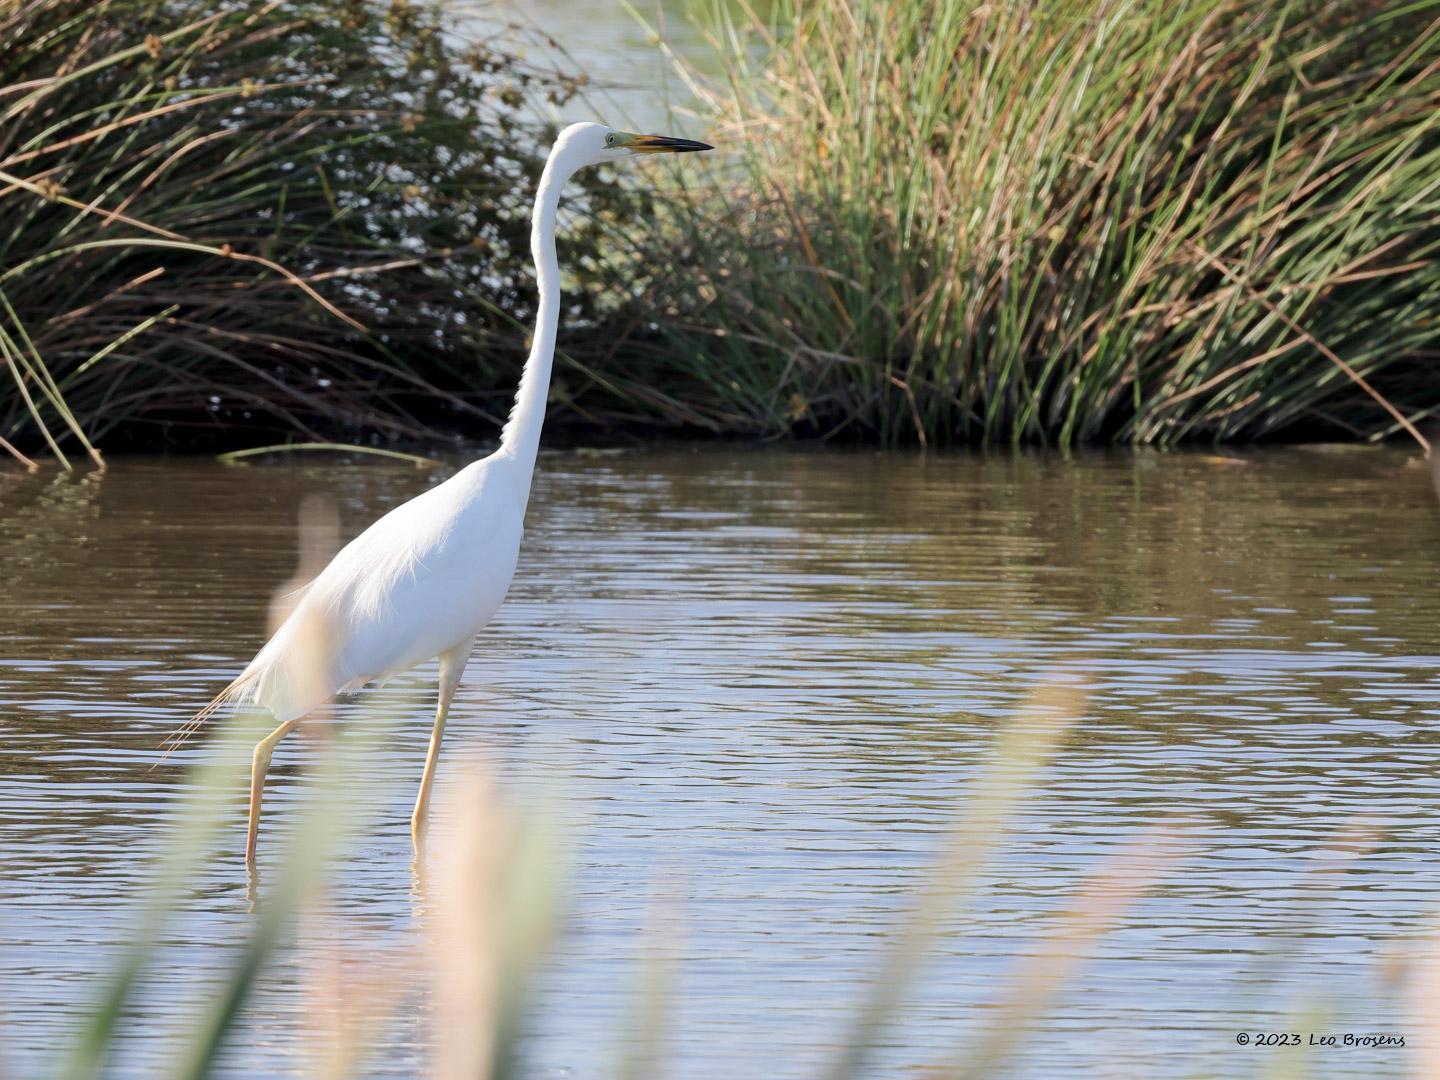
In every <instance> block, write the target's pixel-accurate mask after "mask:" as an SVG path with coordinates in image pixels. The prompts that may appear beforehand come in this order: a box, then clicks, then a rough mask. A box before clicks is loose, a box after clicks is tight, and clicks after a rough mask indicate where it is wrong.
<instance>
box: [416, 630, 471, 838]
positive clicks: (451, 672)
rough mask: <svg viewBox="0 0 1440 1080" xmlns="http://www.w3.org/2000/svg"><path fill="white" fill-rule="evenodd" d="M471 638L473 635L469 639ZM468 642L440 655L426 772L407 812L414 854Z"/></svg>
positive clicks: (423, 829) (428, 808) (423, 822)
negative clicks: (437, 694)
mask: <svg viewBox="0 0 1440 1080" xmlns="http://www.w3.org/2000/svg"><path fill="white" fill-rule="evenodd" d="M473 640H474V639H473V638H472V639H471V641H473ZM471 641H467V642H465V644H463V645H461V646H460V647H459V648H456V649H452V650H451V651H450V652H448V653H444V654H442V655H441V657H440V700H439V702H438V703H437V704H436V706H435V727H434V729H433V730H432V731H431V732H430V749H429V751H428V752H427V753H426V754H425V771H424V773H422V774H421V776H420V794H419V795H418V796H417V797H416V799H415V812H414V813H413V814H411V815H410V839H411V841H412V843H414V845H415V851H416V852H417V853H418V852H419V851H420V838H421V835H422V834H423V833H424V831H425V816H426V814H427V813H429V810H430V785H431V784H433V783H434V782H435V764H436V762H438V761H439V760H440V740H441V739H442V738H443V737H444V735H445V717H446V716H447V715H448V714H449V712H450V702H451V701H453V700H454V699H455V688H456V687H457V686H459V685H460V676H461V675H462V674H463V673H464V671H465V661H467V660H468V659H470V645H471Z"/></svg>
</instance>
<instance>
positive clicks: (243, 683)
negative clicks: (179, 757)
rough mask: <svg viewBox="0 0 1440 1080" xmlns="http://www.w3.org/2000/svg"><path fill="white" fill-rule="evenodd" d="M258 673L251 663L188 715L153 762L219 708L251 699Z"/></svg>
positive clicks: (170, 751)
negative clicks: (188, 717)
mask: <svg viewBox="0 0 1440 1080" xmlns="http://www.w3.org/2000/svg"><path fill="white" fill-rule="evenodd" d="M259 675H260V672H259V670H258V669H257V668H256V667H255V665H253V664H252V665H251V666H250V667H248V668H246V669H245V670H244V671H242V672H241V673H240V675H239V676H238V677H237V678H236V679H235V681H234V682H232V683H231V684H230V685H229V686H227V687H225V689H224V690H221V691H220V693H218V694H216V695H215V697H214V699H213V700H212V701H211V702H210V704H208V705H206V706H205V707H204V708H203V709H201V710H200V711H199V712H197V713H196V714H195V715H194V716H192V717H190V719H189V720H186V721H185V723H183V724H181V725H180V726H179V727H178V728H177V729H176V730H175V731H173V732H171V733H170V735H169V736H168V737H167V738H166V739H165V741H164V742H163V743H162V744H161V747H162V749H163V751H164V752H163V753H162V754H161V755H160V760H159V761H157V762H156V763H155V764H156V765H159V764H161V762H163V761H164V760H165V759H166V758H168V757H169V756H170V755H171V754H173V753H174V752H175V751H176V750H178V749H179V748H180V747H181V746H182V745H184V743H185V742H186V740H188V739H189V738H190V736H192V735H194V734H195V733H196V732H197V731H199V730H200V729H201V728H202V727H204V726H205V722H206V721H207V720H209V719H210V718H211V717H212V716H214V715H215V714H216V713H218V712H219V711H220V710H222V709H224V708H227V707H229V706H232V705H243V704H246V703H247V702H250V701H253V700H254V698H255V689H256V687H255V686H254V683H255V680H256V679H257V678H258V677H259Z"/></svg>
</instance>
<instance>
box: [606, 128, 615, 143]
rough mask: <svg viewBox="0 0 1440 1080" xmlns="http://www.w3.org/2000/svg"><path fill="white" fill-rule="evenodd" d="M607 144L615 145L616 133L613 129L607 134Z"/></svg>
mask: <svg viewBox="0 0 1440 1080" xmlns="http://www.w3.org/2000/svg"><path fill="white" fill-rule="evenodd" d="M605 145H606V146H614V145H615V133H614V132H613V131H612V132H611V133H610V134H609V135H606V136H605Z"/></svg>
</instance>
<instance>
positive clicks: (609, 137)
mask: <svg viewBox="0 0 1440 1080" xmlns="http://www.w3.org/2000/svg"><path fill="white" fill-rule="evenodd" d="M712 149H714V147H712V146H711V145H710V144H709V143H703V142H695V141H693V140H691V139H675V138H672V137H670V136H669V135H636V134H634V133H633V132H629V131H617V130H616V129H615V128H612V127H606V126H605V125H604V124H571V125H570V126H569V127H567V128H566V129H565V130H564V131H562V132H560V136H559V138H557V139H556V140H555V150H556V152H558V153H561V154H563V155H564V156H565V158H566V160H567V161H568V162H569V163H570V164H571V166H572V168H577V169H578V168H581V167H583V166H585V165H603V164H605V163H607V162H612V161H620V160H623V159H625V158H630V157H636V156H639V155H643V154H688V153H693V152H695V151H697V150H712Z"/></svg>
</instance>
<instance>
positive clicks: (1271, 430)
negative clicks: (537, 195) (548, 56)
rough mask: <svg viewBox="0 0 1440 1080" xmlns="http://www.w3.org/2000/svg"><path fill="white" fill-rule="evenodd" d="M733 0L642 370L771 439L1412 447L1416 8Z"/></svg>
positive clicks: (1429, 154) (1429, 267) (1432, 6)
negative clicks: (1384, 442) (693, 177)
mask: <svg viewBox="0 0 1440 1080" xmlns="http://www.w3.org/2000/svg"><path fill="white" fill-rule="evenodd" d="M734 10H735V9H734V7H733V6H722V7H721V8H720V10H718V11H717V14H716V16H715V19H716V22H717V24H718V25H719V26H720V29H719V30H718V31H717V32H716V34H715V38H714V40H715V48H716V50H717V51H718V52H719V54H720V55H721V56H722V58H723V60H724V62H725V63H726V64H727V65H728V77H727V78H726V79H724V80H720V81H719V83H718V84H717V83H716V82H715V81H713V80H712V81H708V82H707V81H706V80H704V79H702V78H700V77H698V76H695V75H694V74H693V73H691V76H690V77H691V84H692V85H693V86H694V87H695V89H696V90H697V92H698V93H699V94H700V95H701V96H702V100H703V101H704V103H705V106H706V108H707V109H708V111H709V113H710V114H711V115H713V116H714V117H715V118H716V119H717V121H718V122H719V123H720V124H721V125H722V127H723V133H722V134H721V136H720V141H724V142H729V141H735V142H738V143H739V144H740V146H741V149H740V150H739V152H738V154H737V155H736V160H735V165H734V168H733V170H732V171H728V172H727V171H722V172H720V173H719V174H718V175H717V177H716V186H715V188H714V189H713V190H707V191H704V192H701V193H700V194H699V195H698V196H697V197H696V198H694V199H693V200H689V201H685V202H682V203H681V204H680V205H679V206H678V207H677V208H676V214H675V218H674V221H675V223H676V224H677V226H678V228H679V231H680V233H681V234H682V235H683V236H684V237H685V240H684V242H683V243H682V244H681V245H680V248H679V250H680V256H679V257H678V259H677V260H676V261H677V263H678V264H679V266H678V268H677V269H675V270H673V271H672V272H670V273H668V274H665V275H660V276H657V278H656V279H655V283H654V284H655V289H654V291H653V293H652V294H651V296H650V299H649V303H650V305H651V307H652V308H654V309H657V310H659V311H663V312H665V313H667V315H668V316H669V317H668V318H665V319H662V320H660V323H661V329H662V330H663V332H664V335H665V342H666V348H667V349H668V350H669V351H668V353H657V354H655V355H654V356H652V358H651V362H652V363H654V364H655V366H656V368H655V369H656V372H657V378H659V379H660V380H661V381H662V382H668V383H669V384H670V385H689V386H692V387H694V388H695V392H696V393H697V394H698V395H700V396H702V397H703V396H706V395H709V396H710V397H712V398H713V399H716V400H720V401H723V402H724V404H725V406H726V408H727V409H728V411H729V414H730V415H731V417H732V418H733V421H734V423H735V425H736V426H737V427H743V428H744V429H746V430H749V431H753V432H760V433H769V434H779V433H784V432H810V433H818V434H821V435H824V436H827V437H829V436H836V435H844V436H853V437H864V438H874V439H879V440H880V441H882V442H884V443H901V442H916V441H918V442H921V443H925V442H932V443H948V442H962V441H975V440H986V441H996V440H1010V441H1043V442H1058V443H1073V442H1079V441H1090V440H1121V441H1129V442H1142V443H1171V442H1175V441H1179V440H1182V439H1196V438H1204V439H1251V438H1257V437H1265V436H1274V435H1285V434H1293V433H1309V434H1315V433H1323V434H1327V435H1335V434H1340V435H1343V436H1346V437H1352V436H1353V437H1361V438H1383V437H1386V436H1389V435H1395V434H1404V435H1406V436H1408V437H1411V438H1414V439H1416V440H1417V441H1419V442H1421V443H1422V444H1424V443H1425V442H1426V440H1425V439H1424V437H1423V435H1422V434H1421V433H1420V431H1419V429H1420V428H1421V427H1422V426H1423V423H1424V421H1426V420H1427V419H1428V418H1432V417H1433V416H1434V415H1435V413H1436V411H1437V409H1440V378H1437V377H1436V376H1437V367H1436V349H1435V345H1436V325H1435V318H1434V317H1435V311H1436V309H1437V303H1440V261H1437V258H1436V256H1437V252H1440V183H1437V181H1436V177H1437V176H1440V129H1437V124H1440V119H1437V118H1440V61H1437V57H1440V5H1437V4H1436V3H1435V2H1433V0H1420V2H1416V3H1407V4H1398V5H1395V4H1390V5H1386V4H1370V3H1361V4H1354V3H1343V2H1333V0H1295V2H1291V3H1286V4H1276V5H1268V4H1267V5H1253V4H1247V3H1243V2H1240V0H1180V2H1178V3H1177V2H1160V0H1031V2H1025V3H1017V4H993V3H982V2H979V0H966V2H962V3H956V4H946V5H940V6H938V7H937V6H936V5H933V4H925V3H918V2H914V0H817V2H814V3H803V4H801V3H797V2H793V0H781V2H779V3H777V4H773V5H765V6H764V7H762V8H758V9H747V8H742V9H741V12H740V14H739V15H734V14H733V12H734ZM697 278H698V280H699V288H698V290H696V291H693V292H692V290H691V283H692V282H694V281H696V280H697Z"/></svg>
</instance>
